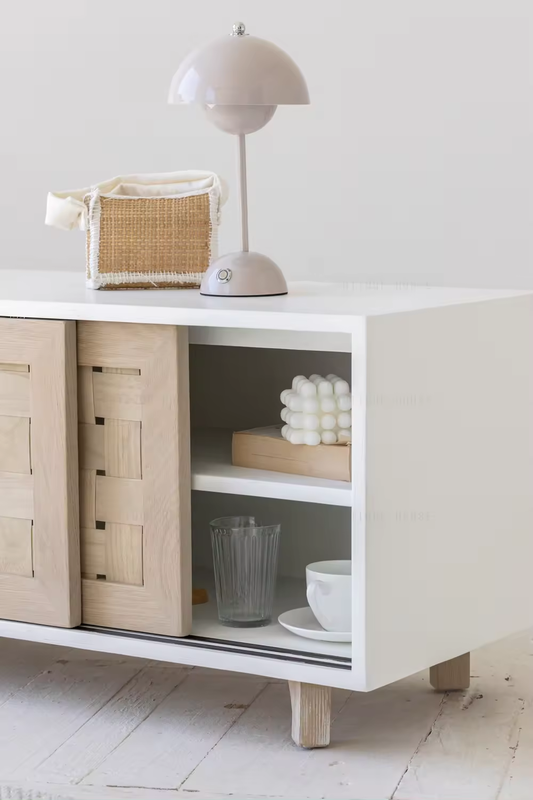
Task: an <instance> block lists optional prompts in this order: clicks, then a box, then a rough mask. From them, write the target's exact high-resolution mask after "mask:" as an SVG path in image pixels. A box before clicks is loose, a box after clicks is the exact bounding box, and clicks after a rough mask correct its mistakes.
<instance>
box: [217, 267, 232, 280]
mask: <svg viewBox="0 0 533 800" xmlns="http://www.w3.org/2000/svg"><path fill="white" fill-rule="evenodd" d="M230 280H231V270H230V269H226V268H224V269H219V271H218V272H217V281H218V282H219V283H229V282H230Z"/></svg>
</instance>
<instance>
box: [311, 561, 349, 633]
mask: <svg viewBox="0 0 533 800" xmlns="http://www.w3.org/2000/svg"><path fill="white" fill-rule="evenodd" d="M305 577H306V580H307V602H308V603H309V605H310V607H311V611H312V612H313V614H314V615H315V617H316V618H317V620H318V621H319V623H320V624H321V625H322V627H323V628H325V630H327V631H339V632H341V633H347V632H349V631H351V630H352V562H351V561H317V562H315V563H314V564H309V565H308V566H307V567H306V568H305Z"/></svg>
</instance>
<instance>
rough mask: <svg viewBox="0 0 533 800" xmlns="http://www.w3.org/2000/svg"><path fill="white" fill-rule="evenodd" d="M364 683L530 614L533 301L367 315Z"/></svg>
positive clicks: (456, 650) (415, 666)
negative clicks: (365, 625) (387, 314)
mask: <svg viewBox="0 0 533 800" xmlns="http://www.w3.org/2000/svg"><path fill="white" fill-rule="evenodd" d="M367 380H368V386H367V510H366V522H367V524H366V578H367V584H366V623H367V632H366V650H367V681H366V682H367V687H368V688H373V687H376V686H380V685H383V684H386V683H390V682H391V681H394V680H398V679H400V678H402V677H404V676H406V675H409V674H412V673H414V672H416V671H418V670H420V669H423V668H426V667H429V666H431V665H433V664H436V663H439V662H441V661H444V660H447V659H450V658H453V657H455V656H458V655H460V654H462V653H465V652H467V651H469V650H472V649H474V648H477V647H480V646H482V645H484V644H486V643H488V642H490V641H494V640H497V639H500V638H502V637H504V636H507V635H508V634H511V633H513V632H514V631H517V630H520V629H523V628H525V627H527V626H529V625H530V624H531V623H533V583H532V582H531V564H532V563H533V536H532V535H531V534H532V528H533V493H532V491H531V487H532V486H533V414H532V410H533V299H532V298H531V297H520V298H515V299H508V300H496V301H490V302H485V303H473V304H468V305H462V306H455V307H447V308H441V309H435V310H428V311H418V312H412V313H408V314H399V315H392V316H386V317H375V318H373V319H371V320H369V322H368V373H367Z"/></svg>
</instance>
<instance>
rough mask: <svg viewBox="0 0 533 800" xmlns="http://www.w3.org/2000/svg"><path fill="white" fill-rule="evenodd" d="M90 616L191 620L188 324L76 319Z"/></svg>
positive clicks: (158, 629) (168, 623) (123, 620)
mask: <svg viewBox="0 0 533 800" xmlns="http://www.w3.org/2000/svg"><path fill="white" fill-rule="evenodd" d="M78 418H79V442H80V519H81V570H82V578H83V580H82V596H83V612H82V616H83V622H85V623H87V624H91V625H100V626H104V627H112V628H123V629H126V630H136V631H146V632H149V633H163V634H169V635H174V636H183V635H186V634H188V633H189V632H190V629H191V540H190V537H191V532H190V527H191V522H190V452H189V365H188V331H187V328H177V327H173V326H166V325H135V324H126V323H110V322H80V323H78Z"/></svg>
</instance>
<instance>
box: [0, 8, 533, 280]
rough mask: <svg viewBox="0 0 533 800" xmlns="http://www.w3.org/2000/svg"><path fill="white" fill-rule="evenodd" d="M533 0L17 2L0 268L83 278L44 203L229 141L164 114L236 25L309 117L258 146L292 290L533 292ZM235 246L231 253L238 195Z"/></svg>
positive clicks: (263, 135) (258, 184) (257, 189)
mask: <svg viewBox="0 0 533 800" xmlns="http://www.w3.org/2000/svg"><path fill="white" fill-rule="evenodd" d="M532 17H533V10H532V5H531V3H529V2H528V0H327V2H326V1H325V0H324V1H322V0H321V1H320V2H318V0H254V2H250V1H249V0H16V2H15V1H14V0H12V2H9V3H7V2H5V3H3V4H2V11H1V21H0V98H1V106H0V108H1V111H0V114H1V117H0V175H1V178H2V191H1V193H0V206H1V219H0V243H1V253H2V259H1V260H0V267H13V266H20V267H55V268H61V269H80V270H81V269H83V262H84V244H83V237H82V234H80V233H75V232H72V233H63V232H59V231H55V230H51V229H47V228H45V227H44V226H43V215H44V204H45V196H46V192H47V191H48V190H49V189H67V188H77V187H82V186H86V185H89V184H90V183H92V182H95V181H98V180H102V179H104V178H108V177H111V176H113V175H116V174H120V173H127V172H148V171H150V172H154V171H166V170H175V169H181V168H206V169H213V170H215V171H218V172H219V173H220V174H221V175H223V176H225V177H227V178H229V180H230V182H232V181H233V178H234V174H235V162H234V155H235V153H234V143H233V142H232V140H231V138H230V137H229V136H227V135H225V134H222V133H220V132H219V131H217V130H216V129H215V128H212V127H211V126H209V125H208V124H207V122H206V121H205V120H204V119H203V117H202V114H201V112H200V111H199V110H197V109H193V108H190V107H178V106H168V105H166V92H167V88H168V84H169V81H170V79H171V76H172V74H173V72H174V71H175V69H176V67H177V65H178V63H179V61H180V59H181V58H182V57H183V56H184V55H185V54H186V53H187V52H188V50H190V49H191V48H192V47H193V46H195V45H196V44H199V43H201V42H204V41H205V40H208V39H210V38H212V37H215V36H217V35H220V34H223V33H225V32H226V31H229V30H230V29H231V24H232V23H233V22H234V21H235V20H236V19H243V20H244V21H245V22H246V24H247V27H248V30H249V32H251V33H254V34H257V35H260V36H263V37H265V38H268V39H272V40H274V41H275V42H277V43H278V44H279V45H281V46H282V47H284V48H285V49H286V50H287V51H288V52H289V53H290V54H291V55H292V56H293V58H294V59H295V60H296V61H297V62H298V63H299V65H300V66H301V68H302V70H303V72H304V74H305V75H306V77H307V80H308V83H309V88H310V92H311V98H312V105H311V106H309V107H293V108H291V107H285V108H281V109H279V110H278V112H277V114H276V116H275V117H274V120H273V121H272V123H270V125H269V126H268V127H267V128H265V129H264V130H263V131H261V132H259V133H257V134H255V135H254V136H252V137H250V140H249V179H250V203H251V220H250V224H251V239H252V245H253V246H254V247H255V248H256V249H259V250H263V251H264V252H267V253H268V254H270V255H271V256H273V257H274V258H275V259H277V260H278V261H279V263H280V264H281V265H282V266H283V267H284V269H285V271H286V273H287V274H288V275H289V276H290V277H291V278H304V277H308V278H312V279H318V280H321V279H331V278H333V279H343V280H370V281H374V280H376V281H377V280H389V281H392V282H411V281H412V282H419V283H443V284H453V283H457V284H466V285H474V284H480V285H487V286H498V285H510V286H517V287H520V286H524V287H526V286H529V287H531V286H533V275H532V273H531V271H530V270H529V266H530V261H531V249H532V248H531V243H532V236H533V235H532V226H531V222H532V185H533V184H532V177H533V175H532V172H533V170H532V147H531V145H532V128H531V122H532V118H533V115H532V110H533V91H532V83H533V80H532V68H531V61H532V49H533V48H532V27H533V26H532ZM233 201H234V202H233V203H232V204H230V205H229V206H227V207H226V213H225V215H224V228H223V232H222V247H223V249H224V250H228V249H233V248H235V247H236V246H237V245H238V233H237V213H236V207H235V195H234V196H233Z"/></svg>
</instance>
